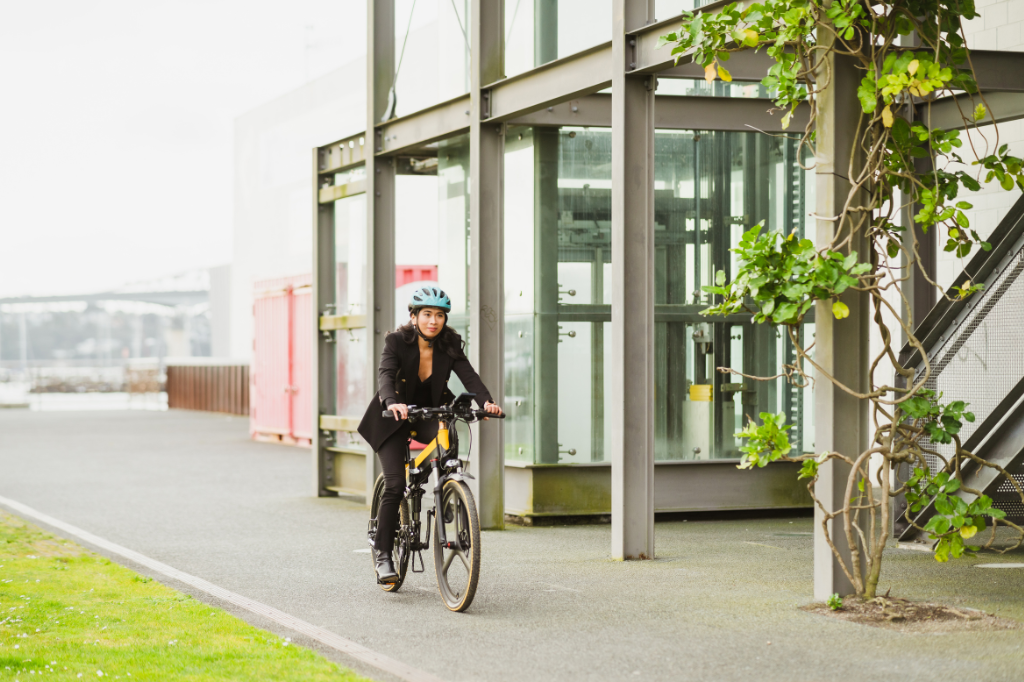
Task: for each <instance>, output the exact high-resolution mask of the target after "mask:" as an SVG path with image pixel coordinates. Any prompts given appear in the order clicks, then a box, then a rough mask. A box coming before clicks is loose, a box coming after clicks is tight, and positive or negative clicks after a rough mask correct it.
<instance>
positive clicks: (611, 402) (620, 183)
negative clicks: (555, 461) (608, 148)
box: [606, 0, 654, 560]
mask: <svg viewBox="0 0 1024 682" xmlns="http://www.w3.org/2000/svg"><path fill="white" fill-rule="evenodd" d="M653 16H654V2H653V0H613V3H612V74H611V76H612V280H613V283H614V286H613V287H612V343H611V352H612V355H613V359H612V362H611V365H612V367H613V370H612V380H611V395H609V396H607V398H608V401H607V404H608V413H607V415H606V417H607V418H608V419H610V420H611V442H610V443H608V444H607V446H608V452H609V459H610V460H611V465H612V557H613V558H614V559H620V560H621V559H652V558H654V78H653V77H652V76H647V77H627V76H626V71H627V69H630V68H632V67H631V66H630V65H631V64H632V63H635V56H634V49H633V48H634V47H635V42H634V45H632V46H631V45H630V41H631V39H630V38H629V36H628V35H626V31H628V30H631V29H636V28H639V27H641V26H644V25H646V24H647V23H648V22H649V20H650V19H651V18H653Z"/></svg>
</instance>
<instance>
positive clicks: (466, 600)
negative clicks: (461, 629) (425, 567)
mask: <svg viewBox="0 0 1024 682" xmlns="http://www.w3.org/2000/svg"><path fill="white" fill-rule="evenodd" d="M449 512H450V513H449ZM435 521H436V523H435V524H434V538H433V542H434V575H435V576H437V590H438V592H440V593H441V601H443V602H444V605H445V606H446V607H447V608H448V610H449V611H456V612H460V611H465V610H466V609H468V608H469V605H470V604H471V603H473V597H474V596H476V588H477V583H478V582H479V580H480V517H479V515H478V514H477V509H476V500H475V499H474V498H473V492H472V491H471V490H470V489H469V486H468V485H466V484H465V483H464V482H462V481H447V482H446V483H445V484H444V488H443V490H442V492H441V509H438V510H436V518H435ZM441 523H444V524H445V533H446V535H447V538H448V540H449V541H450V542H451V541H455V540H456V539H458V542H459V545H460V547H461V549H459V550H451V549H446V548H444V547H442V546H441V542H440V540H439V535H438V525H439V524H441ZM467 544H468V547H467V546H466V545H467ZM446 553H447V556H446ZM456 557H458V558H459V560H460V564H461V567H462V569H464V572H463V570H460V569H459V567H458V565H456V572H455V573H453V572H452V566H453V564H454V560H455V558H456Z"/></svg>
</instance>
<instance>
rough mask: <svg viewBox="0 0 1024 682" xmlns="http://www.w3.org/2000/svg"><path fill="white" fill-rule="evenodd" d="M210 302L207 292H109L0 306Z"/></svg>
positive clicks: (1, 301) (0, 302)
mask: <svg viewBox="0 0 1024 682" xmlns="http://www.w3.org/2000/svg"><path fill="white" fill-rule="evenodd" d="M209 300H210V292H209V291H205V290H199V291H196V290H192V291H131V292H126V291H108V292H105V293H99V294H67V295H64V296H13V297H10V298H0V305H3V304H6V303H70V302H75V301H86V302H88V303H92V302H98V301H136V302H139V303H154V304H156V305H165V306H169V307H174V306H179V305H196V304H198V303H206V302H207V301H209Z"/></svg>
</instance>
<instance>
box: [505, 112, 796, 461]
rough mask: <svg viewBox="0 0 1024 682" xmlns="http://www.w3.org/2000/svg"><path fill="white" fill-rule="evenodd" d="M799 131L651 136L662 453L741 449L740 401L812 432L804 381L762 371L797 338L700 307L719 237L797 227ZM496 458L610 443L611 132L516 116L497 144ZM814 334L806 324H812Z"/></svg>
mask: <svg viewBox="0 0 1024 682" xmlns="http://www.w3.org/2000/svg"><path fill="white" fill-rule="evenodd" d="M795 157H796V143H795V142H791V141H784V140H781V139H780V138H771V137H768V136H765V135H761V134H759V133H727V132H704V131H659V132H658V133H657V135H656V137H655V159H654V163H655V224H654V226H653V227H654V231H655V303H656V305H657V306H658V308H657V311H656V314H655V348H656V357H655V363H656V365H655V375H656V386H655V410H656V414H655V448H656V457H657V458H658V459H660V460H683V459H686V460H692V459H710V458H725V457H737V456H738V455H739V452H738V446H737V443H736V439H735V437H734V434H735V432H736V431H737V430H738V429H739V428H741V427H742V423H743V421H744V415H750V416H754V417H756V416H757V415H758V414H759V413H760V412H762V411H769V410H771V411H778V410H780V409H781V410H785V411H786V412H787V414H788V415H789V418H790V420H791V421H794V422H797V429H796V432H795V434H794V435H796V436H798V437H799V438H800V439H801V442H803V443H807V447H810V443H811V442H813V433H811V432H810V431H809V430H806V429H805V425H808V426H807V429H809V422H810V420H808V419H806V418H805V417H806V414H807V409H808V405H807V404H806V403H807V401H806V400H805V399H804V393H803V392H802V391H796V390H793V389H792V387H790V386H788V385H786V384H784V383H783V382H782V381H781V380H777V381H769V382H752V381H746V380H741V379H739V378H731V377H728V376H724V375H722V374H721V373H719V372H717V371H716V368H718V367H732V368H734V369H736V370H737V371H740V372H746V373H754V374H757V375H760V376H772V375H775V374H776V373H777V372H778V368H779V365H780V364H781V363H782V362H792V360H793V348H792V345H791V344H790V343H789V342H788V340H787V339H784V338H782V337H780V336H777V335H776V333H775V330H773V329H771V328H768V327H765V326H759V327H754V326H753V325H750V324H749V323H748V322H747V319H749V317H746V318H743V317H740V319H735V320H720V319H714V318H711V319H708V318H704V317H702V316H701V315H700V311H701V310H703V309H704V308H706V307H707V306H708V304H709V301H708V298H707V296H706V295H705V294H704V293H703V292H702V290H701V287H702V286H705V285H708V284H710V283H711V282H712V281H713V278H714V274H715V272H716V271H717V270H719V269H723V270H726V271H727V272H728V273H729V276H730V277H731V276H732V275H733V274H734V272H735V269H736V263H735V256H734V255H733V254H732V252H731V251H730V248H731V247H732V246H733V245H734V244H735V243H736V242H738V241H739V238H740V236H741V234H742V233H743V231H744V230H746V229H748V228H749V227H750V226H752V225H754V224H756V223H757V222H759V221H761V220H764V221H765V223H766V225H767V227H768V228H769V229H784V230H786V231H787V232H788V231H792V230H794V229H795V230H797V231H798V232H800V233H801V234H804V233H805V232H806V230H807V228H808V227H809V226H810V218H809V217H807V212H808V211H807V205H808V201H813V196H811V195H810V193H809V192H808V191H807V190H808V189H809V185H811V184H813V183H810V182H808V179H807V173H806V172H804V171H802V170H801V169H800V168H799V166H798V165H796V162H795ZM505 178H506V179H505V226H506V227H505V235H506V236H505V245H506V252H505V262H506V265H505V290H506V340H505V343H506V384H507V386H508V387H509V388H508V396H509V400H508V402H509V410H510V416H509V420H508V421H507V422H506V434H507V448H508V449H507V456H508V457H509V458H510V459H518V460H522V461H532V462H536V463H557V462H562V463H572V462H599V461H604V460H605V459H606V457H607V453H606V449H605V443H606V442H607V440H608V436H609V434H608V433H607V429H608V423H607V422H608V420H606V419H605V412H606V406H605V395H607V394H608V391H609V386H608V382H609V381H610V376H611V367H610V365H609V363H610V361H611V354H610V353H608V352H606V350H607V349H608V345H609V343H610V339H611V323H610V318H611V306H610V304H611V291H612V285H613V283H612V281H611V239H610V237H611V134H610V132H609V131H608V130H607V129H584V128H568V127H567V128H562V129H560V130H555V129H552V128H535V129H529V128H515V127H512V128H510V129H509V131H508V136H507V137H506V152H505ZM809 333H812V332H808V331H805V332H804V334H805V337H806V335H807V334H809Z"/></svg>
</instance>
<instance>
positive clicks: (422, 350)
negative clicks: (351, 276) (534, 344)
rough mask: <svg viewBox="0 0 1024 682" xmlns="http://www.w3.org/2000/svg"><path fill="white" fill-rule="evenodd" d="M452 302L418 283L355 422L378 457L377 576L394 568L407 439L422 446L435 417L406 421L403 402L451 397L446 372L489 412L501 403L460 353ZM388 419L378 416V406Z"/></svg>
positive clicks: (383, 578) (384, 577) (388, 578)
mask: <svg viewBox="0 0 1024 682" xmlns="http://www.w3.org/2000/svg"><path fill="white" fill-rule="evenodd" d="M451 309H452V302H451V299H449V298H448V295H447V294H446V293H444V292H443V291H442V290H441V289H438V288H436V287H422V288H420V289H417V290H416V291H414V292H413V294H412V297H411V299H410V300H409V323H408V324H406V325H403V326H401V327H399V328H398V329H397V330H396V331H395V332H392V333H390V334H388V335H387V336H386V337H385V338H384V351H383V352H382V353H381V357H380V369H379V370H378V372H377V386H378V390H377V395H376V396H374V399H373V400H371V401H370V405H369V407H367V408H366V414H365V415H363V419H362V421H361V422H360V423H359V435H361V436H362V437H363V438H365V439H366V442H367V443H369V444H370V447H372V448H373V450H374V451H375V452H376V453H377V456H378V457H379V458H380V464H381V468H382V469H383V471H384V495H383V497H382V499H381V503H380V510H379V512H378V514H377V534H376V537H375V539H374V548H373V550H374V565H375V566H376V569H377V580H378V581H379V582H382V583H388V582H395V581H397V579H398V573H397V572H396V571H395V566H394V564H393V563H392V561H391V550H392V549H393V547H394V542H395V533H396V531H397V530H398V510H399V506H400V505H401V503H402V497H403V496H404V495H405V463H406V452H407V448H408V443H409V439H410V438H411V439H413V440H415V441H417V442H419V443H423V444H424V445H427V444H429V443H430V442H431V441H432V440H433V439H434V438H435V437H436V436H437V422H424V423H419V424H416V425H411V424H410V423H409V422H408V421H405V420H406V419H407V418H408V417H409V405H415V406H417V407H439V406H441V405H444V404H446V403H448V402H450V401H451V400H452V399H453V398H454V396H453V395H452V393H451V391H449V390H448V379H449V377H450V376H451V373H452V371H453V370H454V371H455V374H456V376H458V377H459V379H460V380H461V381H462V384H463V385H464V386H465V387H466V390H468V391H469V392H471V393H475V394H476V398H475V399H476V402H477V404H479V405H481V407H482V408H483V409H484V410H485V411H486V412H488V413H489V414H494V415H500V414H501V413H502V412H501V408H500V407H498V406H497V405H495V404H494V402H493V401H492V400H491V394H490V392H488V390H487V387H486V386H484V384H483V382H482V381H481V380H480V375H478V374H477V373H476V370H474V369H473V366H472V365H470V364H469V359H468V358H466V353H465V344H464V343H463V342H462V337H460V336H459V335H458V334H457V333H456V332H455V330H454V329H452V328H451V327H449V326H448V325H447V322H448V313H449V312H451ZM382 407H383V408H384V409H385V410H390V411H391V414H392V416H393V418H387V417H384V416H383V415H382V414H381V412H382V409H381V408H382Z"/></svg>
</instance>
